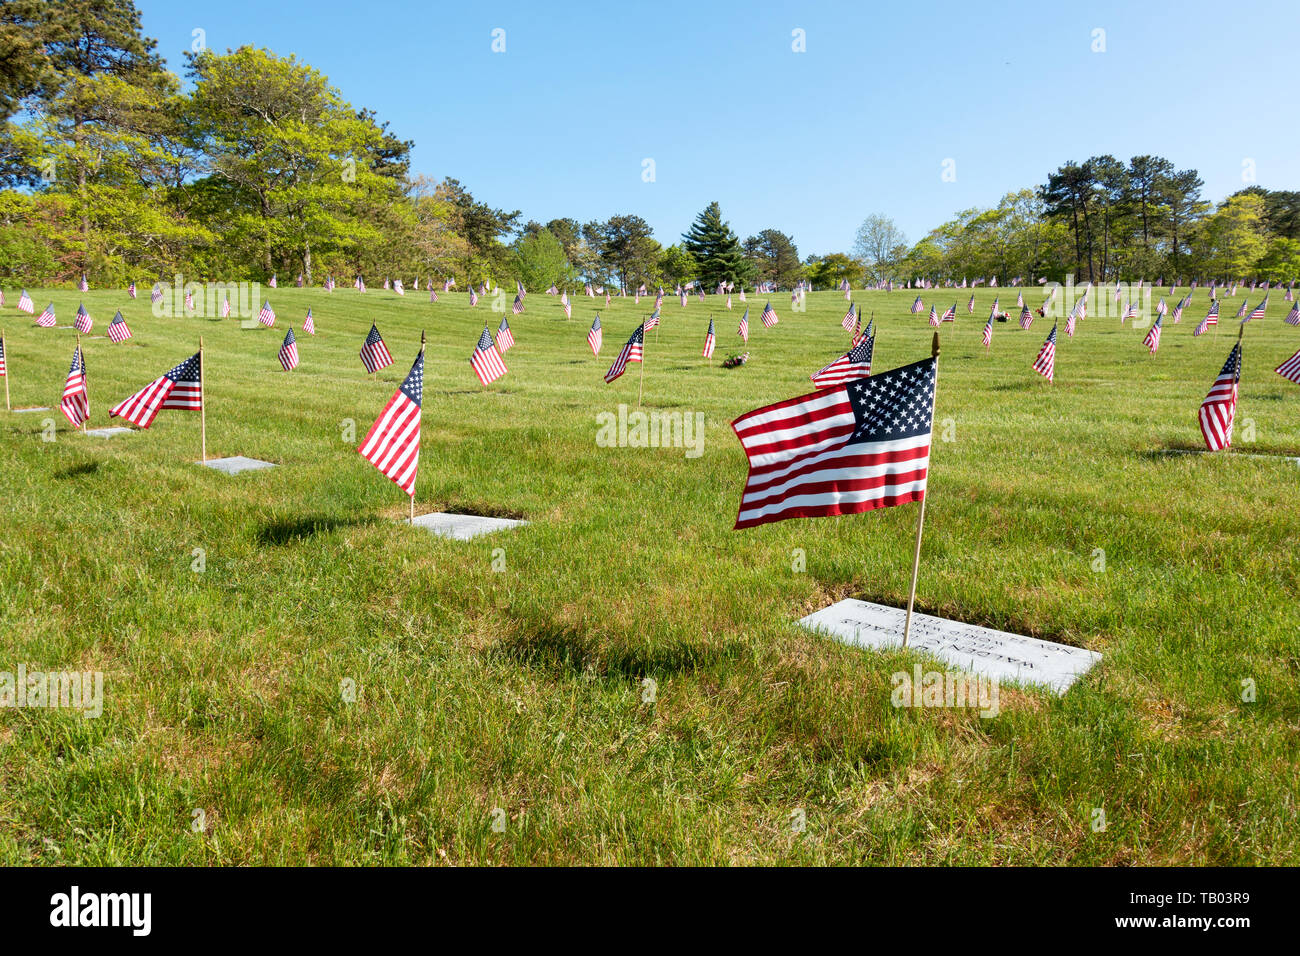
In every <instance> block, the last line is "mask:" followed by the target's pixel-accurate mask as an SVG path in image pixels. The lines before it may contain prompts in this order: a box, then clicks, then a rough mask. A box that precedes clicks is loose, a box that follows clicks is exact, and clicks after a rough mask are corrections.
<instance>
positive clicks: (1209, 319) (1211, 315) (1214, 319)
mask: <svg viewBox="0 0 1300 956" xmlns="http://www.w3.org/2000/svg"><path fill="white" fill-rule="evenodd" d="M1218 324H1219V300H1218V299H1215V300H1214V301H1213V302H1211V303H1210V311H1209V312H1207V313H1206V315H1205V318H1203V319H1201V323H1200V325H1198V326H1197V327H1196V328H1194V329H1192V335H1204V334H1205V331H1206V330H1207V329H1208V328H1209V327H1210V326H1212V325H1218ZM1214 334H1215V335H1218V334H1219V333H1217V332H1216V333H1214Z"/></svg>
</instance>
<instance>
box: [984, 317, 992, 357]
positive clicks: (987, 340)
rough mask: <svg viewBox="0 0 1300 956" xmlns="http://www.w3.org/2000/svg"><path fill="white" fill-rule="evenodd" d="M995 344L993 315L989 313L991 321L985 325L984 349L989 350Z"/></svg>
mask: <svg viewBox="0 0 1300 956" xmlns="http://www.w3.org/2000/svg"><path fill="white" fill-rule="evenodd" d="M992 344H993V313H992V312H990V313H989V320H988V321H987V322H985V323H984V348H985V349H987V348H988V347H989V346H990V345H992Z"/></svg>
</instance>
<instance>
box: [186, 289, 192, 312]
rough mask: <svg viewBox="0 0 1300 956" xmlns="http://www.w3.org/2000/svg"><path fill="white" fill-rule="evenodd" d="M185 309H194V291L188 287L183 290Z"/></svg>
mask: <svg viewBox="0 0 1300 956" xmlns="http://www.w3.org/2000/svg"><path fill="white" fill-rule="evenodd" d="M185 311H186V312H193V311H194V293H193V292H192V291H191V290H189V289H186V290H185Z"/></svg>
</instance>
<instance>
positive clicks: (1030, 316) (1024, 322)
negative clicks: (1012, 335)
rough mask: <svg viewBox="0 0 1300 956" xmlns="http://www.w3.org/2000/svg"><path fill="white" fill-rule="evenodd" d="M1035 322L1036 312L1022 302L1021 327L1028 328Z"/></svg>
mask: <svg viewBox="0 0 1300 956" xmlns="http://www.w3.org/2000/svg"><path fill="white" fill-rule="evenodd" d="M1033 324H1034V313H1033V312H1031V311H1030V310H1029V306H1027V305H1025V304H1024V303H1021V305H1020V327H1021V328H1022V329H1027V328H1029V327H1030V326H1031V325H1033Z"/></svg>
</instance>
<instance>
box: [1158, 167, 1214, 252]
mask: <svg viewBox="0 0 1300 956" xmlns="http://www.w3.org/2000/svg"><path fill="white" fill-rule="evenodd" d="M1204 185H1205V183H1204V182H1203V181H1202V180H1201V177H1200V175H1199V174H1198V173H1197V172H1196V170H1194V169H1183V170H1180V171H1178V172H1177V173H1174V174H1173V175H1172V176H1170V177H1169V178H1168V179H1167V180H1166V181H1165V183H1164V188H1163V196H1162V197H1161V198H1162V200H1163V203H1164V206H1165V209H1166V210H1167V213H1166V216H1167V222H1168V228H1169V264H1170V267H1171V268H1172V269H1173V271H1174V273H1175V275H1177V273H1178V272H1179V269H1180V268H1181V262H1180V261H1179V257H1180V256H1181V254H1182V245H1183V243H1184V242H1185V241H1186V235H1187V230H1188V228H1189V227H1190V226H1191V225H1192V223H1194V222H1195V221H1196V220H1197V219H1199V218H1200V217H1201V216H1202V215H1203V214H1204V213H1205V211H1206V210H1207V209H1208V208H1209V206H1210V204H1209V203H1207V202H1205V201H1204V200H1202V199H1201V187H1202V186H1204Z"/></svg>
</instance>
